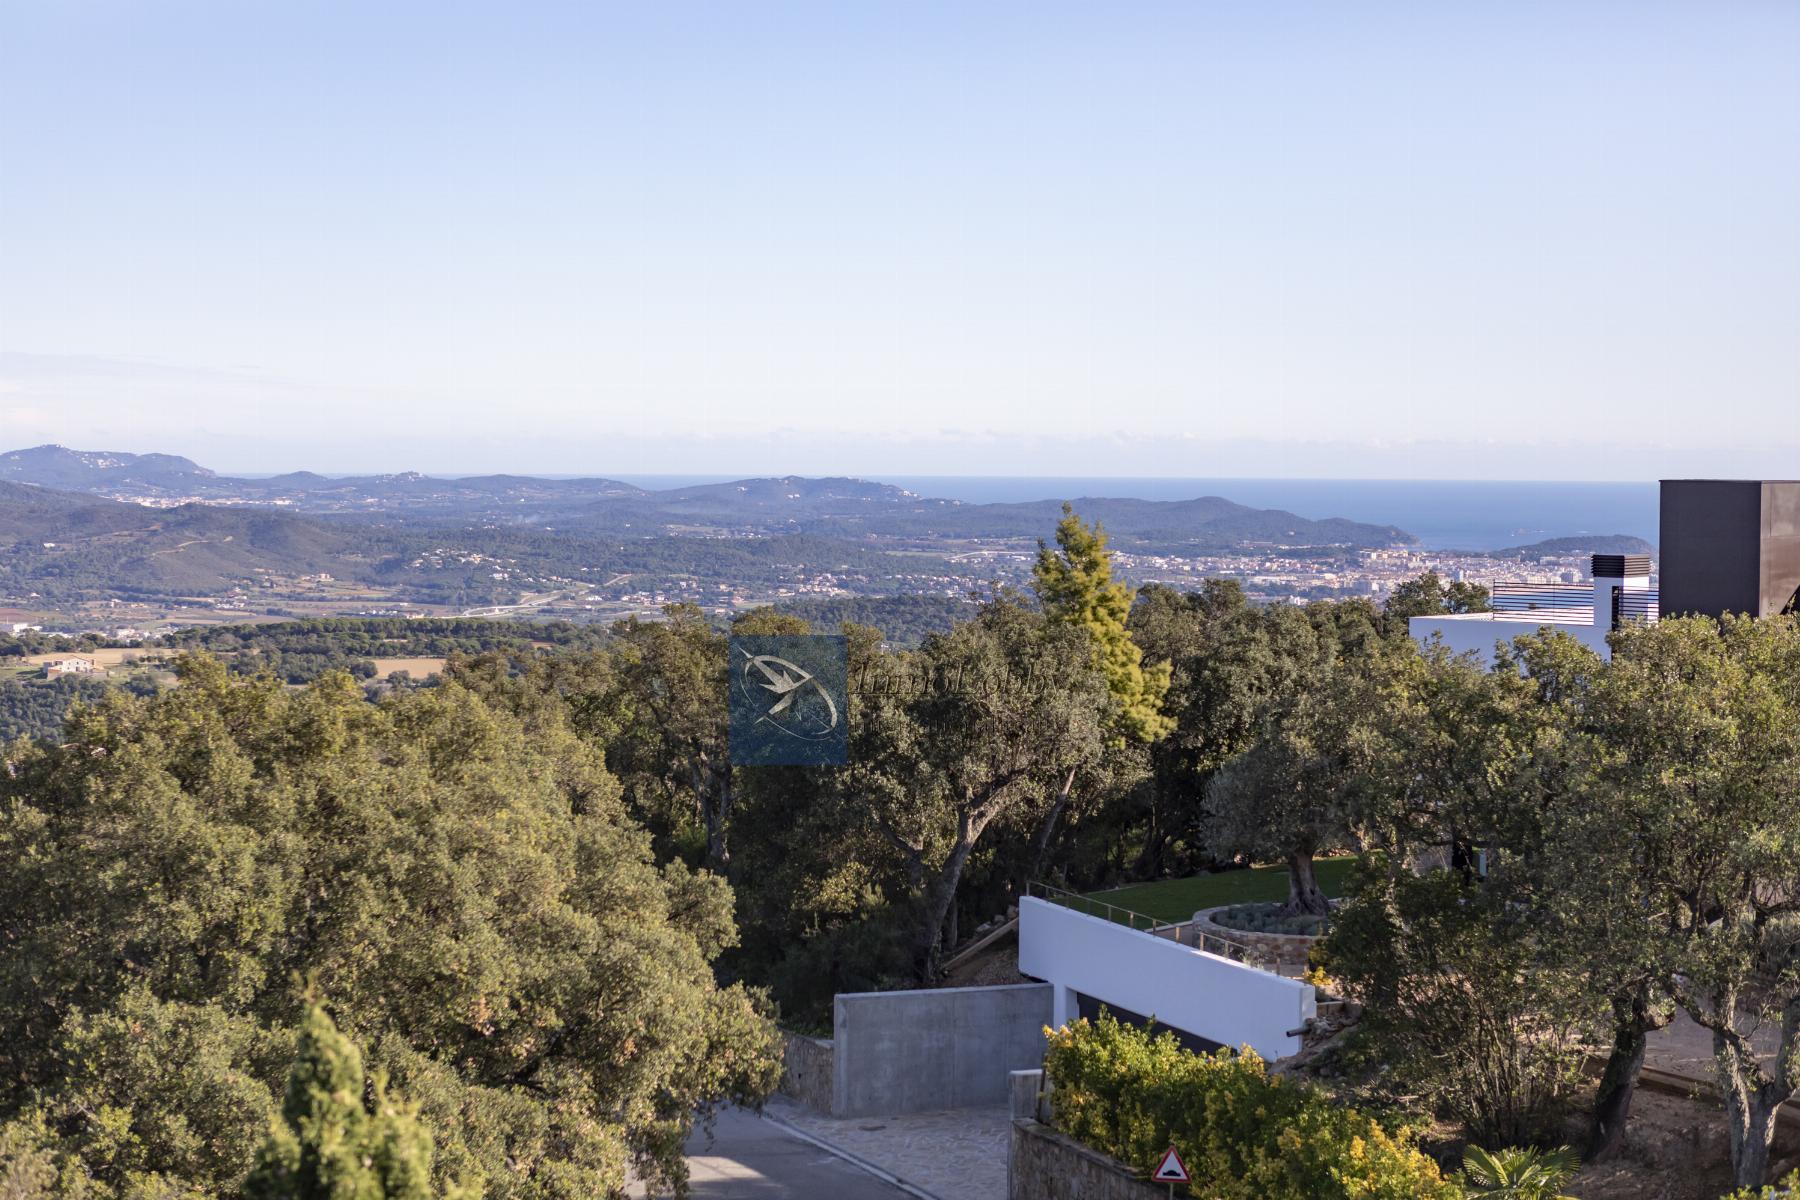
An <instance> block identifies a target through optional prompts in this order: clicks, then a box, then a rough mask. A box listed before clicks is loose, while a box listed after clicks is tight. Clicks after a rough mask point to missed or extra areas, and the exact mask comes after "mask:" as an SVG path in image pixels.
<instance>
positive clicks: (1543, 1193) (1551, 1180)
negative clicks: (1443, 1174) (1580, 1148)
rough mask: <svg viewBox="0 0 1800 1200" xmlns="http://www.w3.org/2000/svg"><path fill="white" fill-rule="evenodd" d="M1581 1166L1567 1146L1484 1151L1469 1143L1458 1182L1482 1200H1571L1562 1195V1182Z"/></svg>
mask: <svg viewBox="0 0 1800 1200" xmlns="http://www.w3.org/2000/svg"><path fill="white" fill-rule="evenodd" d="M1580 1168H1581V1158H1580V1156H1578V1155H1577V1154H1576V1153H1575V1152H1574V1151H1573V1150H1571V1149H1569V1148H1568V1147H1567V1146H1559V1147H1557V1148H1556V1149H1555V1150H1538V1149H1535V1148H1533V1147H1531V1146H1509V1147H1507V1148H1506V1149H1504V1150H1484V1149H1482V1148H1481V1147H1480V1146H1473V1145H1472V1146H1468V1147H1465V1148H1464V1149H1463V1169H1462V1172H1461V1174H1459V1175H1458V1176H1457V1182H1458V1183H1460V1184H1462V1185H1463V1187H1464V1189H1466V1190H1467V1191H1468V1193H1469V1195H1470V1197H1471V1198H1473V1197H1482V1198H1483V1200H1572V1198H1571V1197H1569V1196H1565V1195H1563V1194H1562V1185H1563V1184H1565V1183H1567V1182H1568V1181H1569V1180H1570V1179H1572V1178H1574V1176H1575V1172H1576V1171H1577V1170H1579V1169H1580Z"/></svg>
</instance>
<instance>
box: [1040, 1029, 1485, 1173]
mask: <svg viewBox="0 0 1800 1200" xmlns="http://www.w3.org/2000/svg"><path fill="white" fill-rule="evenodd" d="M1049 1037H1050V1049H1049V1053H1048V1054H1047V1056H1046V1058H1045V1062H1044V1069H1045V1071H1046V1073H1047V1074H1048V1076H1049V1078H1050V1080H1051V1082H1052V1083H1053V1085H1054V1088H1055V1091H1054V1093H1053V1095H1054V1110H1055V1121H1056V1125H1057V1127H1058V1128H1059V1129H1061V1130H1062V1131H1063V1132H1064V1133H1067V1134H1068V1135H1069V1136H1070V1137H1073V1138H1075V1139H1076V1140H1077V1141H1080V1142H1083V1143H1085V1144H1087V1145H1089V1146H1091V1147H1093V1148H1094V1149H1096V1150H1099V1151H1101V1152H1103V1153H1106V1154H1110V1155H1112V1156H1113V1157H1114V1158H1117V1159H1120V1160H1121V1161H1123V1162H1125V1163H1127V1164H1129V1165H1131V1166H1132V1167H1135V1168H1136V1169H1138V1170H1140V1171H1148V1170H1149V1169H1150V1168H1151V1167H1153V1166H1154V1165H1155V1164H1156V1162H1157V1160H1158V1159H1160V1158H1161V1157H1162V1154H1163V1152H1164V1151H1165V1150H1166V1149H1167V1148H1168V1147H1169V1146H1170V1145H1173V1146H1175V1147H1176V1149H1178V1150H1179V1151H1180V1152H1181V1155H1182V1158H1183V1160H1184V1161H1185V1162H1186V1163H1187V1167H1188V1171H1189V1173H1190V1174H1192V1175H1193V1177H1194V1183H1193V1185H1192V1187H1191V1189H1190V1192H1191V1194H1193V1195H1195V1196H1203V1197H1207V1198H1208V1200H1352V1198H1354V1200H1458V1198H1460V1197H1461V1195H1462V1190H1461V1189H1460V1188H1459V1187H1458V1186H1457V1185H1455V1184H1454V1183H1451V1182H1449V1181H1448V1180H1446V1179H1444V1177H1443V1175H1442V1173H1441V1172H1440V1171H1439V1170H1438V1167H1437V1164H1436V1163H1434V1162H1432V1160H1431V1159H1430V1158H1429V1157H1427V1156H1426V1155H1425V1154H1424V1153H1422V1152H1421V1151H1420V1150H1419V1149H1418V1148H1417V1146H1416V1145H1415V1140H1416V1137H1417V1132H1416V1131H1415V1130H1413V1129H1410V1128H1406V1127H1403V1126H1399V1125H1396V1124H1394V1123H1392V1122H1384V1121H1381V1120H1378V1119H1376V1118H1375V1117H1373V1116H1371V1115H1369V1114H1368V1113H1364V1112H1361V1111H1359V1110H1357V1109H1354V1108H1350V1107H1348V1106H1345V1105H1341V1104H1338V1103H1337V1102H1336V1101H1334V1100H1332V1099H1331V1098H1330V1097H1329V1096H1327V1095H1325V1094H1324V1093H1322V1092H1319V1091H1317V1090H1315V1089H1313V1088H1311V1087H1308V1086H1306V1085H1304V1084H1299V1083H1294V1082H1292V1081H1289V1080H1283V1079H1278V1078H1274V1077H1271V1076H1270V1075H1269V1073H1268V1069H1267V1067H1266V1066H1265V1064H1264V1063H1263V1060H1262V1059H1261V1058H1259V1057H1257V1055H1256V1054H1255V1053H1254V1052H1253V1051H1251V1050H1250V1049H1248V1048H1247V1047H1246V1048H1245V1050H1244V1051H1243V1052H1242V1053H1241V1054H1238V1055H1233V1054H1231V1053H1230V1052H1228V1051H1224V1050H1221V1051H1219V1052H1218V1053H1216V1054H1210V1055H1204V1054H1194V1053H1192V1052H1191V1051H1187V1050H1183V1049H1182V1048H1181V1046H1180V1044H1179V1043H1178V1042H1177V1041H1176V1040H1175V1037H1174V1035H1172V1034H1169V1033H1166V1032H1165V1033H1162V1034H1160V1035H1154V1036H1153V1035H1152V1034H1150V1033H1148V1032H1146V1031H1144V1030H1141V1029H1138V1028H1136V1027H1133V1026H1128V1025H1122V1024H1120V1023H1119V1022H1118V1021H1116V1020H1114V1019H1113V1018H1112V1017H1111V1016H1108V1015H1105V1014H1102V1015H1101V1017H1100V1020H1099V1022H1098V1023H1090V1022H1088V1021H1085V1020H1082V1021H1077V1022H1075V1023H1074V1024H1072V1025H1068V1026H1065V1027H1064V1028H1063V1029H1061V1030H1056V1031H1052V1032H1051V1033H1050V1034H1049Z"/></svg>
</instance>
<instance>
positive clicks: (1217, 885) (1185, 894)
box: [1088, 856, 1356, 922]
mask: <svg viewBox="0 0 1800 1200" xmlns="http://www.w3.org/2000/svg"><path fill="white" fill-rule="evenodd" d="M1355 865H1356V859H1354V858H1352V857H1349V856H1345V857H1342V858H1315V859H1314V860H1313V871H1314V872H1315V873H1316V874H1317V875H1318V878H1319V889H1320V890H1321V891H1323V892H1324V893H1325V894H1326V895H1327V896H1341V895H1343V893H1344V882H1345V880H1346V878H1347V877H1348V876H1349V874H1350V868H1351V867H1353V866H1355ZM1287 891H1288V883H1287V868H1286V867H1283V866H1267V867H1251V868H1250V869H1249V870H1247V871H1222V872H1220V873H1219V874H1217V875H1192V876H1189V877H1188V878H1186V879H1165V880H1162V881H1161V882H1159V883H1137V884H1133V885H1132V886H1130V887H1122V888H1113V889H1112V890H1111V891H1106V892H1090V893H1088V896H1089V898H1090V899H1093V900H1103V901H1105V902H1106V903H1107V904H1115V905H1118V906H1119V907H1120V908H1128V909H1130V910H1131V911H1133V912H1139V913H1143V914H1144V915H1145V916H1147V917H1155V918H1156V919H1157V920H1159V921H1171V922H1173V921H1186V920H1189V919H1191V918H1192V917H1193V915H1194V914H1195V913H1196V912H1198V911H1199V910H1200V909H1203V908H1213V907H1215V906H1217V905H1220V904H1248V903H1251V902H1253V901H1257V900H1285V899H1287Z"/></svg>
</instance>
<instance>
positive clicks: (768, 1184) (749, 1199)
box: [629, 1109, 914, 1200]
mask: <svg viewBox="0 0 1800 1200" xmlns="http://www.w3.org/2000/svg"><path fill="white" fill-rule="evenodd" d="M687 1155H688V1178H689V1180H690V1181H691V1183H692V1192H693V1195H694V1197H695V1200H914V1197H912V1196H910V1195H909V1194H908V1193H907V1192H904V1191H902V1190H901V1189H899V1188H897V1187H894V1186H893V1185H892V1184H890V1183H887V1182H885V1181H883V1180H882V1179H880V1178H878V1177H877V1176H874V1175H871V1174H869V1173H868V1172H867V1171H864V1170H863V1169H862V1168H861V1167H858V1166H855V1165H853V1164H851V1163H848V1162H845V1161H844V1160H843V1159H841V1158H839V1157H837V1156H836V1155H834V1154H829V1153H827V1152H826V1151H824V1150H821V1149H819V1148H818V1147H817V1146H814V1145H812V1144H811V1143H809V1142H806V1141H803V1140H802V1139H800V1138H798V1137H796V1136H794V1135H793V1134H792V1133H789V1132H788V1131H787V1130H785V1129H783V1128H782V1127H781V1126H779V1125H777V1124H775V1122H773V1121H766V1120H764V1119H763V1118H761V1117H759V1116H757V1115H756V1114H755V1113H750V1112H745V1111H743V1110H741V1109H730V1110H727V1111H725V1112H721V1113H720V1114H719V1116H718V1119H717V1120H716V1121H714V1122H713V1136H712V1138H711V1139H710V1140H709V1139H708V1138H707V1136H706V1131H705V1130H703V1129H696V1130H695V1131H694V1134H693V1136H692V1137H690V1138H689V1139H688V1144H687ZM629 1194H630V1195H632V1196H634V1197H642V1196H644V1194H645V1193H644V1191H643V1189H642V1188H641V1186H638V1185H633V1187H632V1188H630V1189H629Z"/></svg>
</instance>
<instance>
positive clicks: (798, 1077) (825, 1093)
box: [781, 1033, 835, 1114]
mask: <svg viewBox="0 0 1800 1200" xmlns="http://www.w3.org/2000/svg"><path fill="white" fill-rule="evenodd" d="M784 1041H785V1043H786V1044H785V1045H784V1046H783V1047H782V1053H781V1094H782V1095H784V1096H788V1097H791V1098H792V1099H795V1100H798V1101H799V1102H800V1103H802V1104H804V1105H806V1106H807V1107H808V1108H810V1109H812V1110H813V1111H815V1112H821V1113H826V1114H829V1113H830V1112H831V1088H832V1059H833V1058H834V1057H835V1055H834V1054H833V1047H832V1044H831V1041H830V1039H828V1038H815V1037H807V1036H806V1035H805V1034H801V1033H790V1034H786V1035H785V1038H784Z"/></svg>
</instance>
